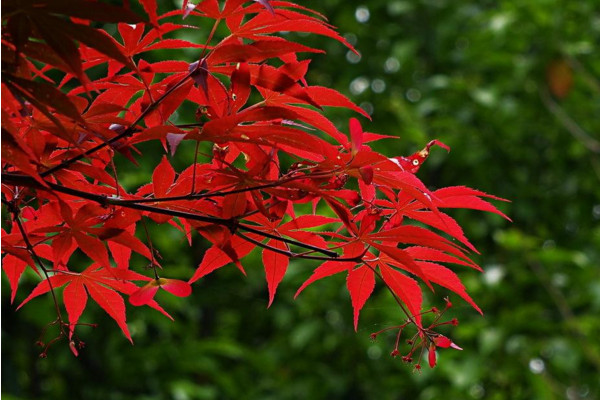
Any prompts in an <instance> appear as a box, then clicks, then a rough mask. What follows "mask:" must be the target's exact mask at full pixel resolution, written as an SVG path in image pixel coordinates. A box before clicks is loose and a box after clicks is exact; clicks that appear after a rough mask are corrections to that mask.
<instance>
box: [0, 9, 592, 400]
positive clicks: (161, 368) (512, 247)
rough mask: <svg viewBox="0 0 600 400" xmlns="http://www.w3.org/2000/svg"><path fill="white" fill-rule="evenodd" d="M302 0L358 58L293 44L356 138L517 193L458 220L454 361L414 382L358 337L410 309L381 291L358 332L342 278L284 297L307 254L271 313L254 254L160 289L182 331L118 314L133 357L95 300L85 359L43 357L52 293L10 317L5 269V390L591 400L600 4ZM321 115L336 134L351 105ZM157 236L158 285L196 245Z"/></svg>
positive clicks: (191, 263) (192, 258)
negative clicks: (360, 131)
mask: <svg viewBox="0 0 600 400" xmlns="http://www.w3.org/2000/svg"><path fill="white" fill-rule="evenodd" d="M303 4H305V5H307V6H309V7H313V8H316V9H318V10H319V11H322V12H323V13H324V14H325V15H327V16H328V17H330V20H331V23H332V24H334V25H336V26H338V27H339V29H340V32H341V33H342V34H344V35H345V36H346V38H347V39H348V40H350V41H352V42H353V43H355V45H356V47H357V49H359V51H360V52H361V54H362V57H361V58H360V59H358V58H356V57H353V56H352V55H351V53H348V52H347V50H346V49H344V48H343V47H342V46H341V45H339V44H338V43H336V42H334V41H331V40H324V39H322V38H315V37H298V38H297V39H298V40H301V41H302V42H303V43H308V44H312V45H314V46H317V47H324V48H325V49H326V50H327V53H328V54H327V55H326V56H321V55H319V56H316V57H314V60H313V62H312V65H311V66H312V72H310V75H309V82H310V83H312V84H319V85H326V86H331V87H334V88H336V89H338V90H340V91H341V92H342V93H346V94H347V95H349V96H350V97H351V98H352V99H353V100H354V101H355V102H356V103H358V104H361V106H363V107H364V108H365V109H368V110H372V115H373V122H372V123H369V122H367V121H365V120H363V125H364V127H365V129H367V130H370V131H374V132H379V133H386V134H395V135H399V136H400V137H401V140H387V141H386V142H382V144H381V145H379V147H378V150H380V151H383V152H385V153H386V154H388V155H389V156H396V155H401V154H410V153H412V152H413V151H415V150H416V149H418V148H421V147H422V146H423V145H424V144H425V143H426V142H427V141H429V140H431V139H433V138H438V139H440V140H442V141H443V142H445V143H446V144H448V145H450V146H451V147H452V152H451V153H450V154H446V153H445V152H444V151H443V150H439V149H436V150H435V151H434V153H433V155H432V156H431V157H430V159H429V160H428V162H427V163H426V164H425V166H424V167H423V168H422V169H421V171H420V172H419V176H420V178H421V179H422V180H423V181H424V182H425V183H426V184H427V185H428V186H430V187H431V188H436V187H442V186H451V185H468V186H471V187H474V188H478V189H481V190H484V191H486V192H489V193H493V194H496V195H498V196H501V197H505V198H509V199H511V200H512V201H513V203H511V204H508V205H502V207H503V210H504V211H506V212H507V213H508V214H509V215H510V216H511V218H512V219H513V220H514V223H513V224H508V223H507V222H505V221H502V220H501V219H500V218H499V217H497V216H490V215H483V214H482V213H477V212H475V211H473V212H458V213H454V214H453V215H454V216H455V217H456V218H457V219H458V220H459V222H460V223H461V224H463V226H464V228H465V232H466V233H467V235H468V236H469V237H470V238H471V239H472V242H473V243H474V244H475V245H476V246H477V247H478V248H479V250H480V251H481V253H482V255H481V256H478V257H477V260H478V261H479V262H480V263H481V264H482V266H483V267H484V269H485V270H486V271H487V273H486V274H484V275H480V274H478V273H475V272H473V271H467V270H466V269H465V270H463V271H460V274H461V277H462V278H463V279H464V280H465V282H466V285H467V287H468V288H470V293H471V295H472V297H473V298H474V299H475V300H476V301H477V302H478V303H479V305H480V306H481V307H482V308H483V309H484V311H485V316H484V317H481V316H479V315H478V314H477V313H476V312H475V311H474V310H472V309H470V308H469V306H468V305H467V304H465V303H464V302H462V301H460V300H459V299H454V303H455V307H454V308H453V309H451V310H450V312H451V313H452V315H449V317H450V318H451V317H457V318H459V320H460V321H461V324H460V325H459V326H458V327H456V328H454V329H452V330H448V332H447V334H448V335H450V336H451V337H452V338H453V339H454V341H456V342H457V343H459V344H460V345H461V346H462V347H463V348H464V349H465V350H464V351H462V352H458V351H454V350H442V351H441V352H440V360H439V366H438V367H436V368H435V369H434V370H429V369H428V368H424V371H423V373H421V374H414V373H413V372H412V368H411V367H410V366H406V365H403V364H402V362H401V361H400V360H399V359H392V358H390V357H389V355H388V354H389V352H390V351H391V349H392V341H393V338H392V337H385V336H382V337H381V338H380V339H379V340H378V341H377V342H371V341H370V340H369V333H371V332H373V331H377V330H379V329H382V328H383V327H385V326H388V325H393V324H397V323H398V321H399V320H400V319H401V318H402V316H401V315H400V314H399V312H398V311H399V310H398V309H397V307H396V306H394V304H393V303H392V301H391V299H390V298H389V296H388V294H387V293H386V292H385V291H384V290H382V289H379V290H377V291H376V293H375V295H374V298H373V299H372V300H371V301H370V302H369V303H367V306H366V307H365V309H364V310H363V312H362V316H361V322H360V325H359V332H358V333H354V331H353V329H352V321H351V318H352V317H351V307H350V302H349V296H348V294H347V292H346V290H345V287H344V286H345V281H344V278H343V277H334V278H330V279H328V280H325V281H323V282H320V283H318V284H315V285H314V286H312V287H310V288H308V289H307V290H306V291H305V292H304V293H303V294H302V295H301V296H300V297H299V298H298V299H297V300H296V301H294V300H293V293H294V292H295V290H296V288H297V287H298V286H299V285H300V284H301V282H302V281H303V280H304V279H305V278H306V277H307V276H308V271H309V269H310V266H309V265H304V264H302V263H300V262H292V265H291V266H290V270H289V275H288V276H286V279H285V280H284V282H283V283H282V285H281V286H280V289H279V292H278V295H277V299H276V301H275V303H274V305H273V306H272V307H271V308H270V309H269V310H266V304H267V295H266V284H265V283H264V278H263V272H262V265H261V264H260V258H259V257H257V256H256V255H255V256H252V257H251V258H249V259H248V260H247V261H246V262H245V265H246V269H247V271H248V277H247V278H244V277H242V276H241V275H240V274H239V272H238V271H237V270H236V269H235V268H224V269H222V270H219V271H218V272H217V273H215V274H213V275H210V276H208V277H207V278H205V279H203V280H202V281H201V282H199V283H198V284H196V286H195V292H194V294H193V296H191V297H190V298H187V299H183V300H182V299H175V298H173V297H172V296H168V295H165V296H164V297H161V298H159V301H161V303H162V304H164V306H165V308H166V309H168V310H169V311H170V312H172V314H173V315H174V317H175V319H176V322H174V323H172V322H170V321H169V320H167V319H166V318H164V317H162V316H160V315H159V314H158V313H156V312H154V311H152V310H149V309H137V308H133V307H132V308H131V309H129V310H128V321H129V326H130V329H131V332H132V335H133V337H134V340H135V343H136V344H135V346H134V347H132V346H131V345H130V344H129V343H128V342H127V340H125V339H124V337H123V336H122V334H121V333H120V332H119V329H118V328H117V326H116V325H115V324H114V323H113V322H112V321H110V320H109V319H108V317H107V316H106V315H104V314H103V313H102V312H101V310H99V309H98V307H95V308H94V307H89V308H90V311H89V312H87V314H84V319H85V320H87V321H88V322H97V323H99V327H98V328H96V329H94V330H92V329H91V328H90V329H87V330H86V328H82V329H81V332H80V334H81V335H82V339H83V340H84V341H86V342H87V347H86V348H85V349H84V351H82V353H81V355H80V357H79V358H77V359H75V358H73V357H72V355H71V353H70V352H69V350H68V347H67V346H66V344H64V343H62V344H59V345H55V346H54V347H53V348H52V349H51V351H50V352H49V357H48V358H47V359H38V358H37V355H38V353H39V349H38V348H37V347H35V346H34V344H33V343H34V342H35V341H36V340H37V338H38V336H39V333H40V327H41V326H43V325H44V324H46V323H47V322H49V321H50V320H51V319H53V318H54V316H53V310H52V305H51V302H50V301H49V299H39V300H37V301H35V302H33V303H32V304H31V305H28V306H27V307H25V308H23V309H22V310H20V311H18V312H15V307H14V306H11V305H10V304H9V301H10V298H9V289H8V284H7V282H6V278H5V277H4V276H3V277H2V392H3V396H5V398H6V399H30V398H31V399H41V398H44V399H65V398H73V399H79V398H81V399H103V400H104V399H110V400H113V399H114V400H119V399H137V400H150V399H176V400H187V399H332V398H340V399H373V398H377V399H404V398H407V399H408V398H410V399H419V400H427V399H440V398H444V399H483V398H485V399H498V400H501V399H563V398H567V399H570V400H572V399H596V398H600V383H599V382H600V381H599V380H598V373H599V370H600V341H599V340H598V337H599V334H600V317H599V315H600V254H599V253H600V223H599V222H600V189H599V188H600V184H599V181H600V154H599V153H600V150H599V149H598V140H600V134H599V132H600V122H599V120H598V116H599V115H600V81H599V76H600V57H599V56H598V52H597V43H600V4H599V3H598V2H597V1H594V0H592V1H579V2H568V1H560V0H540V1H536V2H523V1H518V0H507V1H502V2H496V1H449V0H414V1H400V0H387V1H382V0H371V1H369V2H362V3H361V2H357V1H355V0H347V1H341V0H327V1H323V2H304V3H303ZM162 7H165V9H166V8H168V4H164V3H163V4H162ZM195 40H198V39H197V38H196V39H195ZM159 56H160V57H178V56H175V55H169V54H167V53H164V54H160V55H159ZM188 56H189V57H190V58H189V59H188V61H192V59H193V56H194V55H193V54H191V55H188ZM157 57H158V56H157ZM556 60H561V61H560V62H563V63H566V64H567V65H569V66H570V68H571V69H572V73H573V86H572V87H571V89H570V90H569V91H568V94H567V95H566V97H564V98H562V99H558V98H556V97H553V96H552V95H551V94H550V93H549V90H548V81H547V74H546V71H547V69H548V67H549V66H550V65H551V63H552V62H554V61H556ZM192 111H193V110H192ZM327 112H328V115H331V116H333V118H334V120H335V121H337V123H338V124H339V126H340V127H343V129H344V130H345V129H346V124H347V119H348V117H349V116H351V115H350V114H349V113H347V112H340V111H339V110H327ZM181 118H182V119H185V118H186V117H185V116H181ZM188 118H193V117H188ZM581 135H586V137H587V139H586V138H583V139H582V137H581ZM145 155H146V156H148V153H146V154H145ZM158 160H159V153H158V152H157V153H156V156H154V155H151V156H149V157H147V159H144V160H143V162H144V163H147V165H148V166H149V167H150V168H152V167H153V166H154V165H155V164H156V163H157V162H158ZM145 178H146V177H145V176H143V175H141V174H140V176H138V177H137V178H135V175H134V180H135V179H140V180H141V179H145ZM133 183H135V182H133ZM152 236H153V240H154V242H155V246H156V247H158V248H160V249H161V251H162V254H163V256H164V260H163V265H165V267H166V268H168V269H169V273H168V275H169V276H170V277H187V276H190V274H191V271H192V270H193V268H195V266H196V265H197V263H198V262H199V260H200V258H201V256H202V252H203V251H204V250H205V247H204V246H205V244H203V243H200V242H196V243H194V246H193V247H192V248H191V249H189V248H188V247H187V245H186V243H185V242H184V240H183V239H182V238H181V237H180V235H179V234H178V233H177V232H176V231H174V230H171V229H170V228H161V229H155V230H154V231H153V233H152ZM140 267H141V264H140ZM34 284H35V279H34V278H33V277H29V278H26V279H24V280H23V281H22V291H21V292H20V294H19V296H18V298H17V302H18V301H19V300H22V299H23V297H24V295H25V293H26V290H27V289H30V288H32V287H33V285H34ZM443 295H444V292H443V291H439V292H438V293H436V295H435V296H432V295H430V296H429V297H428V298H429V300H430V303H429V304H431V305H437V306H441V305H442V304H443V303H442V301H441V298H442V297H443ZM159 296H160V294H159Z"/></svg>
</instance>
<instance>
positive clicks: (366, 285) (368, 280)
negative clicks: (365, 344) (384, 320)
mask: <svg viewBox="0 0 600 400" xmlns="http://www.w3.org/2000/svg"><path fill="white" fill-rule="evenodd" d="M346 286H347V287H348V291H349V292H350V298H351V299H352V308H353V309H354V330H355V331H356V330H358V315H359V314H360V310H361V309H362V308H363V306H364V305H365V303H366V302H367V300H368V298H369V297H370V296H371V293H373V289H374V288H375V273H374V272H373V270H372V269H371V268H369V267H368V266H366V265H363V266H361V267H358V268H356V269H353V270H352V271H350V272H348V277H347V279H346Z"/></svg>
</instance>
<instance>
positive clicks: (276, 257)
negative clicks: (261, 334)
mask: <svg viewBox="0 0 600 400" xmlns="http://www.w3.org/2000/svg"><path fill="white" fill-rule="evenodd" d="M267 245H268V246H271V247H273V248H276V249H279V250H284V251H288V248H287V246H286V245H285V243H283V242H282V241H280V240H275V239H272V240H270V241H268V242H267ZM262 259H263V264H264V266H265V277H266V278H267V288H268V289H269V305H268V306H267V307H271V304H272V303H273V299H274V298H275V292H276V291H277V286H278V285H279V283H280V282H281V280H282V279H283V276H284V275H285V272H286V271H287V267H288V265H289V263H290V259H289V257H288V256H286V255H284V254H280V253H276V252H274V251H271V250H269V249H267V248H265V249H263V253H262Z"/></svg>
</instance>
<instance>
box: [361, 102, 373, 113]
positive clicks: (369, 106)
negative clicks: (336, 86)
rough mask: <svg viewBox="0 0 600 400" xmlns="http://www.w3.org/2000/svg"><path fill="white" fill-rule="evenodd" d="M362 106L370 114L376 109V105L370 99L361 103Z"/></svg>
mask: <svg viewBox="0 0 600 400" xmlns="http://www.w3.org/2000/svg"><path fill="white" fill-rule="evenodd" d="M360 108H362V109H363V110H365V112H366V113H367V114H369V115H373V112H374V111H375V107H373V104H371V103H369V102H368V101H365V102H362V103H360Z"/></svg>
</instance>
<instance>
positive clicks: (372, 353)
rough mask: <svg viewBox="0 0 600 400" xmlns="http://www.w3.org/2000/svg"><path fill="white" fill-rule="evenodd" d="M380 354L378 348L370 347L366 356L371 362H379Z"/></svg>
mask: <svg viewBox="0 0 600 400" xmlns="http://www.w3.org/2000/svg"><path fill="white" fill-rule="evenodd" d="M381 353H382V351H381V348H379V347H378V346H370V347H369V348H368V349H367V356H368V357H369V358H370V359H371V360H379V359H380V358H381Z"/></svg>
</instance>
